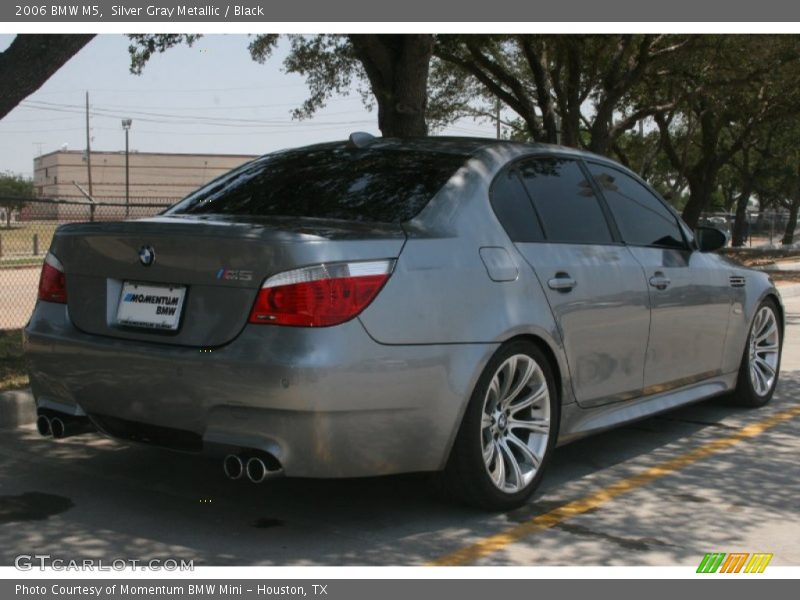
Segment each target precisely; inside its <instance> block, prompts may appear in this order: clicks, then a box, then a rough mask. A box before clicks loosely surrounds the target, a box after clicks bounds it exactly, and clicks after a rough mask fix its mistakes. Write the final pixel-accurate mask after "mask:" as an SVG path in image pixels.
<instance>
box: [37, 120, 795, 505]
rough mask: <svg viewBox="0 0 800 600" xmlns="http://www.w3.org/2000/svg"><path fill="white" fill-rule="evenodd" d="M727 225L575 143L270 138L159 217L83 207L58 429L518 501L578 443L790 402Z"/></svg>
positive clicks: (54, 250)
mask: <svg viewBox="0 0 800 600" xmlns="http://www.w3.org/2000/svg"><path fill="white" fill-rule="evenodd" d="M724 243H725V237H724V235H723V234H721V233H720V232H718V231H716V230H714V229H704V228H700V229H698V230H696V231H694V232H693V231H691V230H690V229H689V228H688V227H687V226H686V225H685V224H684V223H683V222H682V221H681V219H680V218H679V216H678V215H677V214H676V213H675V211H674V210H673V209H672V208H671V207H670V206H669V205H668V204H666V203H665V202H664V201H663V200H662V199H661V198H660V197H659V196H658V194H656V193H655V192H654V191H653V190H652V189H651V188H650V187H648V185H647V184H646V183H645V182H643V181H642V180H641V179H640V178H639V177H637V176H636V175H635V174H633V173H632V172H630V171H629V170H628V169H626V168H624V167H622V166H620V165H619V164H617V163H615V162H612V161H610V160H608V159H606V158H602V157H600V156H595V155H591V154H587V153H584V152H579V151H576V150H572V149H568V148H561V147H555V146H546V145H529V144H522V143H512V142H495V141H493V140H489V139H457V138H428V139H418V140H404V141H400V140H391V139H377V138H373V137H371V136H368V135H366V134H354V135H353V136H351V138H350V139H349V140H348V141H346V142H341V143H329V144H322V145H315V146H309V147H305V148H299V149H293V150H288V151H283V152H278V153H274V154H268V155H266V156H264V157H262V158H259V159H256V160H254V161H253V162H250V163H248V164H246V165H244V166H242V167H239V168H237V169H235V170H234V171H231V172H230V173H228V174H226V175H224V176H222V177H220V178H218V179H216V180H214V181H212V182H211V183H209V184H208V185H206V186H204V187H203V188H201V189H199V190H198V191H196V192H194V193H192V194H191V195H189V196H188V197H187V198H185V199H184V200H182V201H181V202H179V203H177V204H176V205H174V206H172V207H171V208H169V209H168V210H167V211H166V212H164V213H163V214H161V215H159V216H157V217H153V218H148V219H140V220H134V221H124V222H112V223H84V224H72V225H64V226H61V227H59V229H58V231H57V232H56V235H55V237H54V238H53V243H52V247H51V248H50V252H49V254H48V255H47V259H46V261H45V263H44V266H43V269H42V275H41V283H40V287H39V302H38V303H37V305H36V308H35V310H34V312H33V315H32V317H31V320H30V322H29V323H28V325H27V327H26V329H25V339H26V342H25V346H26V352H27V358H28V364H29V370H30V377H31V384H32V388H33V392H34V395H35V397H36V402H37V405H38V410H39V420H38V422H37V424H38V427H39V430H40V432H41V433H42V434H43V435H52V436H54V437H62V436H66V435H73V434H77V433H81V432H85V431H87V430H93V429H96V430H99V431H100V432H102V433H105V434H107V435H110V436H113V437H115V438H119V439H122V440H126V441H133V442H141V443H149V444H155V445H159V446H162V447H165V448H172V449H177V450H184V451H189V452H201V451H204V452H210V453H215V454H217V455H218V456H219V457H220V458H221V460H222V466H223V468H224V472H225V473H226V474H227V476H228V477H230V478H231V479H249V480H251V481H254V482H260V481H264V480H267V479H270V478H273V477H278V476H282V475H286V476H290V477H361V476H373V475H386V474H391V473H402V472H409V471H430V472H439V477H440V478H441V480H442V481H443V482H444V484H446V485H445V487H446V489H449V490H451V492H452V493H453V494H454V496H455V497H456V498H458V499H460V500H462V501H464V502H468V503H471V504H473V505H477V506H481V507H486V508H490V509H508V508H511V507H515V506H518V505H520V504H522V503H524V502H525V501H526V500H527V499H528V498H529V497H530V496H531V494H532V493H533V491H534V490H535V488H536V487H537V486H538V485H539V483H540V481H541V479H542V476H543V474H544V470H545V468H546V466H547V463H548V461H549V460H550V458H551V456H552V454H553V452H554V449H555V447H556V446H557V445H558V444H563V443H566V442H569V441H571V440H574V439H576V438H578V437H581V436H585V435H587V434H591V433H594V432H598V431H602V430H605V429H608V428H611V427H614V426H616V425H619V424H621V423H626V422H629V421H631V420H634V419H641V418H643V417H646V416H649V415H653V414H655V413H659V412H662V411H665V410H669V409H672V408H674V407H677V406H682V405H685V404H688V403H691V402H696V401H699V400H703V399H705V398H709V397H711V396H717V395H721V394H727V395H728V396H729V398H730V399H731V400H733V401H735V402H737V403H738V404H740V405H744V406H749V407H757V406H761V405H763V404H765V403H766V402H768V401H769V399H770V397H771V396H772V394H773V391H774V389H775V385H776V383H777V380H778V370H779V367H780V359H781V343H782V334H783V308H782V305H781V300H780V296H779V294H778V292H777V290H776V289H775V287H774V286H773V285H772V283H771V281H770V280H769V279H768V277H767V276H766V275H764V274H762V273H759V272H755V271H751V270H748V269H745V268H743V267H741V266H738V265H736V264H734V263H732V262H730V261H728V260H726V259H725V258H723V257H721V256H720V255H718V254H716V253H713V252H712V251H713V250H716V249H718V248H720V247H721V246H722V245H723V244H724Z"/></svg>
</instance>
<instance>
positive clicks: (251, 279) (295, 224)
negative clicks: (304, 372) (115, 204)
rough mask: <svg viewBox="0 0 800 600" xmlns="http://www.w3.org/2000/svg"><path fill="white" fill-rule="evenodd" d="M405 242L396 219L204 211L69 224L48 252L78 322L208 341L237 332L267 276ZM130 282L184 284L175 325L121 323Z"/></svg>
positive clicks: (165, 338)
mask: <svg viewBox="0 0 800 600" xmlns="http://www.w3.org/2000/svg"><path fill="white" fill-rule="evenodd" d="M404 242H405V234H404V232H403V228H402V227H401V226H400V225H391V224H387V225H383V224H372V223H370V224H365V223H358V222H348V221H337V220H322V219H314V218H298V217H293V218H291V219H286V218H276V217H270V218H257V217H242V216H236V217H225V216H217V215H202V216H180V217H177V216H170V217H155V218H151V219H142V220H138V221H124V222H110V223H81V224H73V225H65V226H62V227H60V228H59V229H58V231H57V233H56V235H55V237H54V239H53V245H52V247H51V251H52V252H53V254H54V255H55V256H56V257H58V259H59V260H60V261H61V262H62V264H63V265H64V272H65V274H66V282H67V306H68V310H69V315H70V318H71V319H72V322H73V323H74V324H75V326H76V327H77V328H78V329H80V330H82V331H84V332H86V333H91V334H96V335H105V336H110V337H116V338H121V339H129V340H139V341H148V342H158V343H163V344H171V345H182V346H194V347H201V348H202V347H213V346H220V345H223V344H226V343H228V342H230V341H231V340H233V339H234V338H235V337H236V336H237V335H238V334H239V332H240V331H241V330H242V329H243V327H244V326H245V324H246V323H247V318H248V316H249V314H250V310H251V308H252V306H253V303H254V301H255V298H256V295H257V293H258V290H259V288H260V287H261V283H262V282H263V281H264V279H266V278H267V277H269V276H270V275H274V274H275V273H279V272H281V271H286V270H288V269H294V268H297V267H302V266H307V265H312V264H319V263H328V262H336V261H343V260H370V259H384V258H396V257H397V256H399V254H400V251H401V249H402V247H403V244H404ZM142 248H149V249H152V250H153V253H154V257H155V258H154V261H153V263H152V264H151V265H149V266H145V265H144V264H143V262H142V261H141V260H140V257H139V254H140V250H141V249H142ZM126 282H129V283H136V284H145V285H149V286H153V285H155V286H179V287H185V294H184V298H183V305H182V310H181V315H180V321H179V323H178V326H177V329H176V330H158V329H147V328H142V327H133V326H129V325H122V324H120V323H119V322H118V321H117V309H118V306H119V303H120V297H121V294H122V291H123V286H124V284H125V283H126ZM126 289H130V288H126Z"/></svg>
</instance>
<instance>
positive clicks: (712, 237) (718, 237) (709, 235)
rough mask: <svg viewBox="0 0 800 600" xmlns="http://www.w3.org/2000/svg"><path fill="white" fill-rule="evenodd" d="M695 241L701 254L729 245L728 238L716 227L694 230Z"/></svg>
mask: <svg viewBox="0 0 800 600" xmlns="http://www.w3.org/2000/svg"><path fill="white" fill-rule="evenodd" d="M694 240H695V242H696V243H697V249H698V250H700V252H713V251H714V250H719V249H720V248H722V247H724V246H725V244H727V243H728V236H727V235H726V234H725V232H724V231H720V230H719V229H716V228H715V227H698V228H697V229H695V230H694Z"/></svg>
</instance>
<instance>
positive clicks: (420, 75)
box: [350, 34, 433, 138]
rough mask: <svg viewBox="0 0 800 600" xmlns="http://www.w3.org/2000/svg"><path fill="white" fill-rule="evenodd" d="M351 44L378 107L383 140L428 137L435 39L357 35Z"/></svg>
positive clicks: (351, 38) (416, 35)
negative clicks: (431, 62)
mask: <svg viewBox="0 0 800 600" xmlns="http://www.w3.org/2000/svg"><path fill="white" fill-rule="evenodd" d="M350 41H351V43H352V44H353V48H354V50H355V53H356V56H357V57H358V59H359V60H360V61H361V64H362V65H363V66H364V70H365V71H366V73H367V78H368V79H369V83H370V87H371V88H372V92H373V94H374V95H375V99H376V101H377V103H378V127H379V128H380V130H381V133H382V134H383V136H384V137H399V138H407V137H419V136H425V135H427V134H428V125H427V123H426V122H425V109H426V106H427V100H428V70H429V67H430V60H431V55H432V53H433V36H432V35H429V34H413V35H412V34H402V35H374V34H358V35H355V34H354V35H351V36H350Z"/></svg>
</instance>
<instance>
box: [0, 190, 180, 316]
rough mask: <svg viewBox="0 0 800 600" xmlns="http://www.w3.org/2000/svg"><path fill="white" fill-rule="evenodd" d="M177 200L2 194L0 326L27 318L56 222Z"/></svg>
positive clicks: (106, 216) (158, 208)
mask: <svg viewBox="0 0 800 600" xmlns="http://www.w3.org/2000/svg"><path fill="white" fill-rule="evenodd" d="M177 200H178V198H131V199H130V201H129V202H127V203H126V201H125V199H124V198H104V199H103V200H102V201H95V202H90V201H89V200H59V199H53V198H47V199H45V198H38V199H32V200H27V199H26V200H25V201H24V204H22V203H15V202H13V201H12V199H3V198H0V330H4V329H18V328H20V327H23V326H24V325H25V323H26V322H27V321H28V317H30V314H31V311H32V310H33V306H34V304H35V303H36V292H37V289H38V285H39V272H40V270H41V268H42V261H43V260H44V257H45V255H46V254H47V250H48V249H49V248H50V241H51V240H52V238H53V233H55V230H56V228H57V227H58V226H59V225H61V224H63V223H79V222H85V221H119V220H123V219H136V218H142V217H151V216H154V215H157V214H159V213H160V212H162V211H163V210H164V209H166V208H167V207H168V206H170V205H171V204H173V203H175V202H177ZM20 204H21V206H20ZM8 206H17V208H14V209H10V208H8Z"/></svg>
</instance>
